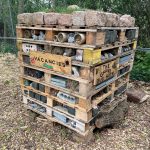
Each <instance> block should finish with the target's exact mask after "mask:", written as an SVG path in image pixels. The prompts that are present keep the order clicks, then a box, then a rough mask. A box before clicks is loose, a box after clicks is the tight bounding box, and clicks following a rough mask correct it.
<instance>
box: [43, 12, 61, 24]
mask: <svg viewBox="0 0 150 150" xmlns="http://www.w3.org/2000/svg"><path fill="white" fill-rule="evenodd" d="M59 16H60V14H59V13H53V12H52V13H45V14H44V22H45V24H46V25H57V24H58V18H59Z"/></svg>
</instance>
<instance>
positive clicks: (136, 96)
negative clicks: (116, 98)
mask: <svg viewBox="0 0 150 150" xmlns="http://www.w3.org/2000/svg"><path fill="white" fill-rule="evenodd" d="M127 97H128V101H130V102H134V103H142V102H144V101H146V100H147V99H148V97H149V95H147V94H146V93H145V91H143V90H141V89H134V88H130V89H128V90H127Z"/></svg>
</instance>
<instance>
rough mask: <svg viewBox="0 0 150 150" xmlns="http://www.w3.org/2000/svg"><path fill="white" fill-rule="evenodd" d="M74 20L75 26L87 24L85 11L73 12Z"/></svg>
mask: <svg viewBox="0 0 150 150" xmlns="http://www.w3.org/2000/svg"><path fill="white" fill-rule="evenodd" d="M72 22H73V25H74V26H85V12H84V11H75V12H74V13H73V14H72Z"/></svg>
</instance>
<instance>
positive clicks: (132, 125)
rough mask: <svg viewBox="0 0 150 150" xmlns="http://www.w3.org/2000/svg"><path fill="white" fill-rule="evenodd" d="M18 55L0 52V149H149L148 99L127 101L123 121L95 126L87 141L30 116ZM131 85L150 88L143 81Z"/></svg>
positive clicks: (149, 108)
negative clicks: (23, 93) (134, 102)
mask: <svg viewBox="0 0 150 150" xmlns="http://www.w3.org/2000/svg"><path fill="white" fill-rule="evenodd" d="M18 66H19V65H18V59H17V58H16V57H15V56H14V55H11V54H7V55H6V54H5V55H0V150H5V149H10V150H25V149H26V150H35V149H38V150H45V149H46V150H56V149H58V150H148V149H150V145H149V144H150V99H148V100H147V101H145V102H144V103H142V104H133V103H130V107H129V111H128V114H127V117H126V118H125V121H124V122H123V123H122V124H121V125H119V126H118V127H114V128H105V129H103V130H101V131H100V130H97V131H96V132H95V133H94V137H95V140H94V141H92V142H90V143H86V144H85V143H78V142H74V141H72V132H71V131H70V130H68V129H67V128H65V127H62V126H60V125H58V126H53V125H52V123H51V122H49V121H47V120H46V119H41V118H37V119H36V120H35V121H31V120H30V119H29V114H28V112H27V110H26V109H25V108H24V107H23V105H22V102H21V101H22V95H21V91H20V87H19V77H18V76H19V67H18ZM130 86H134V87H135V86H136V87H140V88H143V89H144V90H146V91H147V92H150V87H149V85H148V84H147V83H144V82H138V81H136V82H132V83H130Z"/></svg>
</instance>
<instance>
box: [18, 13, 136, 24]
mask: <svg viewBox="0 0 150 150" xmlns="http://www.w3.org/2000/svg"><path fill="white" fill-rule="evenodd" d="M17 18H18V23H19V24H25V25H61V26H80V27H82V26H88V27H92V26H100V27H134V25H135V18H134V17H131V16H130V15H118V14H115V13H108V12H102V11H94V10H87V11H75V12H73V13H72V14H60V13H54V12H51V13H45V12H35V13H23V14H19V15H18V17H17Z"/></svg>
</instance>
